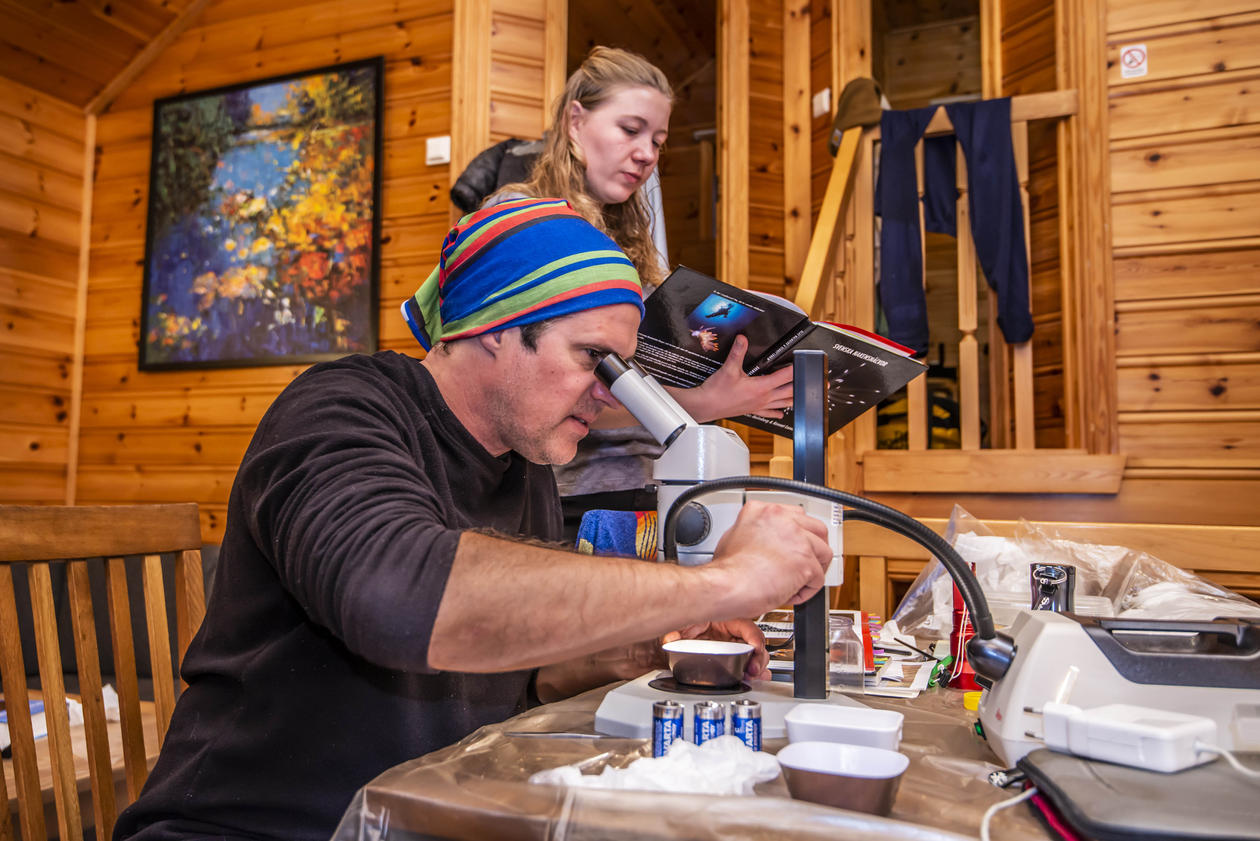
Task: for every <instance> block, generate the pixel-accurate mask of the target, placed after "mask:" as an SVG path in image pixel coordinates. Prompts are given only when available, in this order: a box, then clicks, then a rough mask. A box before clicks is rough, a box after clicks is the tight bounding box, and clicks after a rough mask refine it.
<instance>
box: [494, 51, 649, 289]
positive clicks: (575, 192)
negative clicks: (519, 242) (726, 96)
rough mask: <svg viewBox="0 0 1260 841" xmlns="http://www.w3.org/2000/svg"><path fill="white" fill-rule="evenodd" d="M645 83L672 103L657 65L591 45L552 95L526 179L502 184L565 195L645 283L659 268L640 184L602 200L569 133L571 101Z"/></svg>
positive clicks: (590, 102) (591, 100) (598, 98)
mask: <svg viewBox="0 0 1260 841" xmlns="http://www.w3.org/2000/svg"><path fill="white" fill-rule="evenodd" d="M626 87H645V88H652V89H653V90H657V91H660V92H661V93H663V94H664V95H665V96H666V97H667V98H668V99H669V101H670V103H671V104H672V103H673V101H674V91H673V88H671V87H670V85H669V80H668V79H666V78H665V74H664V73H662V72H661V71H660V69H659V68H657V67H656V65H654V64H652V63H651V62H650V61H648V60H647V59H646V58H644V57H643V56H641V55H638V54H637V53H632V52H629V51H628V50H621V49H617V48H615V47H595V48H594V49H592V50H591V52H590V54H589V55H587V57H586V60H585V61H583V62H582V66H581V67H579V68H578V69H577V70H575V71H574V72H573V75H572V76H570V77H569V80H568V82H566V83H565V86H564V91H563V92H562V93H561V94H560V98H559V99H558V100H557V101H556V105H555V111H554V113H553V118H552V121H551V128H550V129H549V130H548V132H547V136H546V138H545V139H544V142H543V151H542V154H540V155H539V156H538V161H537V162H536V163H535V164H534V169H533V172H532V173H531V174H530V177H529V180H528V181H525V182H524V183H522V184H513V185H509V186H506V187H503V188H501V192H508V191H516V192H521V193H525V194H526V195H531V196H556V197H559V198H563V199H567V200H568V202H569V204H571V205H573V208H574V209H575V210H577V212H578V213H580V214H582V216H583V217H585V219H586V220H587V221H588V222H590V223H591V224H592V225H594V226H595V227H597V228H599V229H600V230H601V231H603V232H604V233H606V234H608V235H609V236H610V237H612V238H613V240H614V241H616V243H617V244H618V245H619V246H621V249H622V250H623V251H625V252H626V256H627V257H629V258H630V261H631V262H632V263H634V265H635V268H637V269H638V270H639V277H640V278H641V279H642V280H643V282H644V285H645V286H646V285H652V286H655V285H657V284H659V283H660V282H661V280H662V279H663V278H662V274H663V273H662V271H661V266H660V262H659V260H658V259H657V257H656V246H655V245H654V244H653V242H652V231H651V227H650V225H651V223H650V220H649V217H648V212H647V207H646V205H645V204H644V200H643V192H642V189H639V190H636V191H635V192H634V195H632V196H631V197H630V199H629V201H626V202H623V203H622V204H607V205H601V204H600V203H599V202H598V201H596V200H595V198H594V197H593V196H591V194H590V192H589V191H588V190H587V186H586V163H585V161H583V160H582V153H581V150H580V149H578V147H577V144H575V143H574V142H573V140H572V139H571V138H570V136H569V130H570V128H571V127H572V114H571V111H572V108H571V104H572V103H574V102H578V103H581V105H582V107H583V108H585V109H587V110H593V109H595V108H598V107H599V106H600V105H602V104H603V103H604V102H605V101H606V100H607V99H608V98H609V97H610V96H612V95H613V93H615V92H616V91H617V89H618V88H626Z"/></svg>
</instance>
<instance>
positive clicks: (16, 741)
mask: <svg viewBox="0 0 1260 841" xmlns="http://www.w3.org/2000/svg"><path fill="white" fill-rule="evenodd" d="M0 681H3V682H4V691H5V693H6V697H7V698H25V697H28V693H27V687H26V664H25V662H24V661H23V660H22V637H21V632H20V629H19V626H18V614H17V599H16V598H15V595H14V590H13V570H12V569H11V568H10V567H9V566H8V565H7V564H0ZM5 710H6V711H7V712H8V717H9V741H10V743H11V744H12V747H13V760H12V762H13V787H14V789H15V791H16V794H17V802H18V814H19V817H20V819H21V824H22V838H23V841H44V839H46V838H47V837H48V828H47V824H46V823H45V822H44V806H43V802H44V798H43V793H42V791H41V790H40V784H39V766H38V765H37V764H36V762H35V736H34V734H33V732H32V730H31V711H30V708H29V707H28V706H27V705H26V704H22V703H16V704H15V703H9V702H7V701H6V703H5ZM8 823H9V819H8V816H7V815H6V816H5V825H6V826H7V825H8Z"/></svg>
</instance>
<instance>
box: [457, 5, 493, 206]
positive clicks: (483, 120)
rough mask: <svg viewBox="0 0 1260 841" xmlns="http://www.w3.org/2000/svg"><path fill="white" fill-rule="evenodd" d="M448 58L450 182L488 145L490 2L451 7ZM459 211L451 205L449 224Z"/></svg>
mask: <svg viewBox="0 0 1260 841" xmlns="http://www.w3.org/2000/svg"><path fill="white" fill-rule="evenodd" d="M454 40H455V43H454V45H453V49H452V55H451V164H450V180H451V181H454V180H455V178H457V177H458V176H459V173H461V172H463V171H464V167H466V166H468V164H469V162H470V161H472V159H473V158H475V157H476V156H477V155H478V154H480V152H481V150H482V149H485V148H486V147H487V146H489V145H490V0H461V2H458V3H456V4H455V25H454ZM458 217H459V209H458V208H456V207H455V206H454V205H451V218H452V220H454V219H457V218H458Z"/></svg>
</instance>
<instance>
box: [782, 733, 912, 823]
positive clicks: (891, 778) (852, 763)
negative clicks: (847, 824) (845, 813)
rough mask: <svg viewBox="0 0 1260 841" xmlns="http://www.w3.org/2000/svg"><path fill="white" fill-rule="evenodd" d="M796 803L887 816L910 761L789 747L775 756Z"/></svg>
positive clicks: (832, 748)
mask: <svg viewBox="0 0 1260 841" xmlns="http://www.w3.org/2000/svg"><path fill="white" fill-rule="evenodd" d="M778 759H779V765H780V766H781V767H782V768H783V779H784V781H785V782H787V787H788V791H789V792H791V794H792V797H793V798H795V799H797V800H808V801H809V802H810V803H821V804H822V805H824V806H834V807H836V808H838V809H850V810H852V811H855V812H868V813H870V814H873V815H887V814H888V813H889V812H891V811H892V806H893V801H894V800H895V799H896V798H897V788H898V787H899V786H900V785H901V776H902V774H904V773H905V772H906V768H908V767H909V765H910V758H909V757H908V756H906V755H905V754H902V753H898V752H897V751H892V750H884V749H882V748H872V747H867V746H866V745H841V744H836V743H835V742H792V743H791V744H789V745H788V746H787V747H785V748H783V750H781V751H779V754H778Z"/></svg>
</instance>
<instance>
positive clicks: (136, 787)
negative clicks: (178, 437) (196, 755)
mask: <svg viewBox="0 0 1260 841" xmlns="http://www.w3.org/2000/svg"><path fill="white" fill-rule="evenodd" d="M171 554H173V555H174V581H173V582H169V583H173V584H174V588H173V589H174V604H173V605H171V604H169V601H170V600H169V599H168V597H167V594H166V590H165V586H164V585H165V584H166V583H168V582H166V581H165V580H164V574H163V558H162V556H164V555H171ZM125 556H140V557H139V559H138V563H139V570H138V571H139V572H140V573H141V579H140V581H141V583H140V586H139V587H138V588H137V587H129V586H128V583H127V573H128V567H129V566H131V571H132V574H134V573H135V572H136V571H137V569H136V567H135V566H133V564H135V563H136V561H134V560H132V561H129V560H128V559H127V557H125ZM94 558H103V559H105V563H104V570H105V593H106V598H105V599H104V600H103V601H104V602H105V604H102V599H101V598H100V593H99V591H98V593H97V598H96V599H93V596H92V587H93V582H94V577H95V576H96V575H97V572H96V569H97V567H96V566H95V565H96V563H97V562H96V561H93V560H90V559H94ZM15 568H16V569H18V570H24V571H25V579H26V585H27V587H26V589H27V591H28V592H29V597H30V599H29V600H30V618H29V622H30V625H29V626H25V627H26V628H28V630H26V631H25V633H30V632H31V631H33V634H34V647H35V650H36V655H37V656H36V661H37V665H38V674H39V686H40V689H41V692H42V696H43V700H44V713H45V719H46V721H47V725H48V738H47V743H46V744H47V749H48V758H47V760H45V759H43V757H42V748H40V747H39V746H38V745H37V743H36V741H35V739H34V734H33V728H32V721H31V715H30V710H29V708H28V706H27V705H26V704H25V703H16V701H18V700H20V699H23V698H26V697H32V696H31V695H30V692H29V685H28V681H27V677H26V676H27V674H28V669H29V668H30V667H31V666H34V665H36V664H32V663H29V662H28V661H27V659H26V657H29V655H26V657H24V655H23V639H22V635H23V633H24V630H23V629H24V623H26V622H27V621H28V620H27V619H26V618H20V616H19V606H20V605H21V608H22V609H23V610H24V609H25V605H24V603H22V602H20V599H19V596H22V595H24V594H23V593H21V592H20V590H21V582H22V577H21V575H20V573H19V574H18V575H15V573H14V569H15ZM168 570H169V567H168ZM60 571H64V573H65V576H64V590H62V589H60V588H61V587H62V578H61V577H60ZM54 573H56V574H54ZM201 576H202V569H201V527H200V521H199V517H198V514H197V506H196V505H193V504H186V505H125V506H80V507H75V506H47V507H39V506H20V505H0V680H3V684H4V691H5V696H6V700H7V701H8V703H7V705H6V706H7V708H8V710H9V730H10V736H11V739H12V743H13V760H12V767H13V773H14V788H15V790H16V798H17V803H18V817H19V822H20V826H21V829H22V838H23V841H38V840H39V839H43V838H47V837H48V834H49V833H48V832H47V830H48V829H53V830H54V831H55V832H57V834H58V837H60V838H62V839H77V840H78V841H82V838H83V837H84V829H85V821H86V822H88V825H90V826H91V827H93V828H94V830H95V837H97V838H108V837H110V835H112V833H113V827H114V823H115V821H116V819H117V816H118V811H119V810H120V809H121V808H122V807H123V806H125V805H126V804H127V803H130V802H131V801H132V800H134V799H135V798H136V797H138V796H139V794H140V790H141V788H142V787H143V785H144V781H145V778H146V777H147V775H148V757H149V756H150V755H152V754H154V753H156V751H157V750H158V749H159V748H160V746H161V743H162V741H163V740H164V739H165V736H166V730H167V728H168V727H169V725H170V721H171V717H172V715H173V713H174V707H175V697H176V690H175V678H176V676H177V674H178V663H177V661H175V660H173V657H172V654H173V653H175V654H177V655H178V657H179V659H180V660H182V659H183V656H184V653H185V652H186V651H187V649H188V645H189V643H190V642H191V640H192V638H193V636H194V635H195V633H196V631H197V629H198V627H199V626H200V624H201V620H202V617H203V616H204V614H205V588H204V584H203V582H202V578H201ZM54 584H55V585H56V586H54ZM96 586H98V587H99V586H100V582H96ZM63 600H64V604H63ZM58 605H61V606H62V614H63V615H62V617H61V622H62V623H64V622H65V612H66V611H65V608H66V607H68V608H69V610H68V615H69V628H65V627H59V625H58ZM141 607H142V608H143V611H144V618H143V622H142V627H135V623H133V622H132V611H133V609H135V610H139V609H141ZM170 608H173V609H174V616H172V615H171V612H170ZM101 610H105V611H106V613H107V614H108V620H109V635H110V642H111V643H112V648H113V664H112V665H113V671H114V674H113V675H112V676H111V678H110V679H111V680H112V681H113V682H114V684H115V685H116V687H117V692H118V706H119V710H118V712H119V719H120V721H119V724H118V725H117V726H118V731H119V732H120V733H121V742H122V768H121V779H125V781H126V787H125V792H126V793H125V799H124V795H123V794H122V786H121V784H120V782H119V778H118V777H117V774H118V772H117V771H116V770H115V761H116V759H115V757H114V756H113V755H111V749H110V743H111V735H110V734H111V731H112V728H113V727H114V726H115V725H113V724H112V723H107V721H106V716H105V704H104V698H103V693H104V685H103V684H104V678H105V676H104V675H103V674H102V672H103V671H104V667H103V666H102V664H101V662H100V657H101V649H100V647H99V645H100V644H101V643H102V642H103V640H101V639H99V638H98V632H97V631H98V629H97V618H98V616H99V615H100V613H99V612H100V611H101ZM136 622H137V623H140V622H141V620H140V618H139V617H137V619H136ZM172 622H173V627H174V629H175V634H174V639H175V646H176V649H177V651H176V652H172V650H171V648H172V637H171V631H170V628H171V627H172ZM146 631H147V636H148V643H147V644H148V650H149V666H150V668H151V677H152V684H153V692H154V701H153V704H152V706H151V707H150V705H148V704H146V703H144V702H142V701H141V699H140V686H141V675H140V674H139V673H138V671H137V666H138V661H137V657H136V645H137V644H141V645H143V643H137V642H136V640H135V639H134V637H133V636H132V634H133V632H136V633H144V632H146ZM100 633H101V635H103V634H104V631H103V625H102V630H101V632H100ZM66 634H70V635H71V636H72V639H73V646H74V648H73V651H74V661H75V663H74V665H73V667H72V666H71V663H70V654H69V650H70V649H69V648H68V647H66V648H63V646H62V642H63V639H64V637H65V636H66ZM67 642H69V641H67ZM26 644H27V646H28V649H27V650H28V651H29V645H30V641H29V640H28V641H27V642H26ZM63 651H64V652H65V658H66V660H65V662H64V663H63V660H62V655H63ZM67 668H71V672H76V671H77V674H72V677H77V687H78V693H79V701H80V703H81V704H82V706H83V727H82V734H81V735H80V732H79V728H77V727H74V728H72V727H71V726H70V722H69V716H68V714H67V709H66V697H67V696H66V683H67V680H66V679H65V678H64V674H65V673H66V672H65V671H64V670H65V669H67ZM150 710H151V711H152V714H153V717H154V718H156V733H154V732H153V731H152V730H150V731H149V733H148V741H147V745H146V733H145V729H146V716H148V715H150ZM150 726H151V725H150ZM155 736H156V738H155ZM72 739H73V740H74V744H78V743H79V741H80V740H81V739H82V740H85V741H86V746H87V751H86V754H87V764H86V770H87V774H88V778H89V782H90V790H91V797H92V805H91V808H90V809H89V808H88V807H87V806H86V805H83V806H81V805H80V804H81V794H80V788H81V785H80V775H81V774H82V773H83V769H84V767H85V766H84V764H83V762H82V759H79V760H78V761H77V762H76V758H75V756H76V753H77V754H78V755H79V756H80V757H81V756H82V753H83V749H82V747H81V746H80V747H79V748H78V749H77V750H76V749H75V748H74V747H73V746H72V741H71V740H72ZM45 763H46V764H45ZM41 774H42V775H44V780H43V782H42V783H41ZM49 774H51V780H52V793H53V794H52V797H51V800H52V802H53V804H54V805H55V808H56V826H55V827H50V826H49V824H50V822H51V820H52V819H51V818H50V817H47V816H46V808H47V805H46V799H48V795H47V793H46V792H47V791H48V789H47V786H48V782H47V781H48V779H49V776H48V775H49ZM84 788H85V789H86V788H88V786H85V787H84ZM4 789H5V786H3V785H2V784H0V794H4V793H5V791H4ZM82 796H86V794H84V795H82ZM6 800H7V798H6ZM9 827H10V823H9V821H8V819H7V818H6V819H5V821H4V822H3V827H0V841H6V839H7V838H8V836H9Z"/></svg>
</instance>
